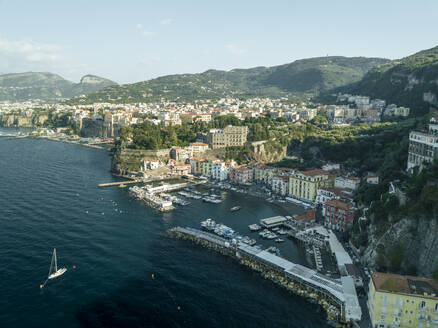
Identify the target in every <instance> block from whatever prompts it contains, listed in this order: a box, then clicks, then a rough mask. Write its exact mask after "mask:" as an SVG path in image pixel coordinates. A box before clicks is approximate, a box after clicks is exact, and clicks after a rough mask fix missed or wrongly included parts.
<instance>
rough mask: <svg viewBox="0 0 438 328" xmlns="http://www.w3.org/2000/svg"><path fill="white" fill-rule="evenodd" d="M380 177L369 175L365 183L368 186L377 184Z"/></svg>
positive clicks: (373, 174)
mask: <svg viewBox="0 0 438 328" xmlns="http://www.w3.org/2000/svg"><path fill="white" fill-rule="evenodd" d="M379 181H380V177H379V176H378V175H377V174H375V173H369V174H368V175H367V177H366V182H367V183H369V184H379Z"/></svg>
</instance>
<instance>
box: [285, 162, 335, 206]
mask: <svg viewBox="0 0 438 328" xmlns="http://www.w3.org/2000/svg"><path fill="white" fill-rule="evenodd" d="M333 185H334V177H333V176H332V175H331V174H330V173H329V172H327V171H324V170H309V171H297V172H295V173H294V174H292V175H291V176H290V177H289V192H290V193H291V194H292V195H294V196H295V197H296V198H298V199H305V200H308V201H311V202H313V201H314V200H315V197H316V191H317V190H318V189H319V188H321V187H333Z"/></svg>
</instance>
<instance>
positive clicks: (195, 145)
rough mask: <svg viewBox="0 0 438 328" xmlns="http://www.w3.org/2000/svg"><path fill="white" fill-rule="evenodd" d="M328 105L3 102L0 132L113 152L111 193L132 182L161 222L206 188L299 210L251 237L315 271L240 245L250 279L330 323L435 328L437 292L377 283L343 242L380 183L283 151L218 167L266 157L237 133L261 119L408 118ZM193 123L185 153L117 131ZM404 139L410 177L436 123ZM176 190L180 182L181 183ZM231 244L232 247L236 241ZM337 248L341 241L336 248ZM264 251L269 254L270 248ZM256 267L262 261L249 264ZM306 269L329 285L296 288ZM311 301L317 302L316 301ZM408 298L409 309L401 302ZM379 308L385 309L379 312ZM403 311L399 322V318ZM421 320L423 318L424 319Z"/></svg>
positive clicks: (430, 155) (425, 156)
mask: <svg viewBox="0 0 438 328" xmlns="http://www.w3.org/2000/svg"><path fill="white" fill-rule="evenodd" d="M336 103H337V104H334V105H321V104H313V103H311V102H302V103H299V104H293V103H290V101H289V100H288V99H286V98H284V99H277V100H271V99H259V98H255V99H250V100H246V101H241V100H238V99H232V98H224V99H221V100H219V101H217V102H213V101H209V100H206V101H198V102H195V103H193V104H188V103H184V104H179V103H175V102H163V103H158V104H135V105H125V104H120V105H114V104H94V105H93V106H87V105H65V104H62V103H60V104H40V103H35V102H25V103H3V104H1V105H0V122H1V124H2V125H3V126H7V127H29V128H32V129H31V131H30V132H29V134H28V136H32V137H44V138H52V139H55V140H62V141H68V142H78V143H81V144H84V145H87V146H92V147H97V148H101V147H105V146H108V147H109V148H107V149H112V148H113V147H114V149H113V150H115V151H114V158H113V170H114V172H115V173H116V174H118V175H119V176H121V177H124V178H126V179H127V180H126V181H122V182H120V186H121V187H125V184H128V183H130V182H133V183H136V184H137V185H136V186H134V187H130V188H129V190H130V192H131V193H132V194H133V195H134V196H135V197H137V198H139V199H142V200H144V201H145V202H146V203H147V204H148V205H149V206H151V207H153V208H156V209H158V210H160V211H171V210H174V209H175V208H177V207H179V206H187V205H189V204H190V202H189V201H188V200H189V199H190V198H193V199H202V200H204V201H207V202H211V203H213V204H217V203H220V202H221V200H220V198H219V197H217V196H216V195H215V194H214V193H205V194H201V193H200V192H198V191H196V189H193V188H194V186H197V185H204V184H206V185H207V186H209V188H211V187H212V188H213V189H214V188H215V187H216V188H218V190H231V191H238V192H243V193H247V194H251V195H255V196H256V197H263V198H264V199H265V200H266V201H268V202H271V203H273V202H275V203H279V204H281V203H289V204H293V205H296V206H299V207H300V208H303V210H304V213H303V214H302V215H293V216H290V217H286V218H285V217H281V216H280V217H279V218H277V219H275V220H274V221H275V222H274V221H272V222H274V224H273V226H269V225H266V229H265V230H264V231H263V232H261V233H260V234H261V236H263V237H265V236H266V238H268V239H270V238H271V236H272V239H274V238H276V239H275V240H276V241H277V240H279V241H282V239H281V238H278V237H279V236H281V234H279V232H280V233H281V232H283V233H284V234H286V235H287V237H289V238H291V239H292V240H294V241H295V242H296V243H298V244H299V245H301V246H302V247H303V248H304V249H305V250H306V254H307V255H308V258H309V259H310V260H309V263H310V265H311V267H312V268H313V269H307V268H305V267H303V268H301V269H299V270H298V269H296V270H298V271H296V272H295V273H293V274H291V272H292V271H293V270H292V269H290V267H291V266H293V265H294V264H290V263H286V262H284V263H283V264H281V265H280V267H282V268H283V269H281V270H285V271H284V272H283V271H281V270H280V271H278V270H279V267H278V263H276V261H277V262H278V261H280V260H279V259H280V258H279V259H271V258H270V259H267V258H264V257H263V256H265V255H263V256H262V257H261V258H260V259H257V257H258V256H261V254H262V253H260V255H255V254H258V253H259V252H260V248H259V249H258V250H257V249H256V248H254V249H252V248H251V247H253V246H251V245H253V243H255V242H253V241H252V239H251V238H249V237H245V238H244V239H242V240H240V241H238V242H237V241H234V243H235V245H236V247H240V252H241V253H242V254H246V255H247V256H248V257H247V258H246V260H245V261H246V262H245V263H246V265H248V266H250V267H252V268H258V269H257V270H259V268H260V267H259V266H260V264H261V263H262V264H263V266H264V270H268V269H269V270H271V269H273V271H272V272H271V271H270V278H269V279H272V280H274V281H283V280H282V279H283V278H281V277H283V276H284V277H286V276H287V277H289V278H288V279H292V280H291V281H290V282H288V283H287V286H288V287H287V288H288V289H291V290H292V291H294V292H298V293H299V294H301V295H305V297H307V298H315V297H316V299H317V301H318V302H319V303H320V304H321V305H322V306H323V307H324V308H325V309H326V311H327V314H328V316H329V318H330V319H333V320H337V321H341V322H368V321H370V322H371V324H372V326H373V327H374V326H379V325H380V326H382V325H387V324H388V323H389V322H391V324H393V323H395V324H399V325H400V326H403V323H409V326H412V325H413V324H417V323H418V324H419V325H420V326H421V323H426V324H429V323H430V324H438V318H437V316H433V314H434V313H438V312H437V311H438V297H437V296H436V295H438V285H437V283H436V282H434V281H433V280H431V279H427V278H420V277H418V278H413V277H410V278H405V276H401V275H396V274H388V273H381V272H376V271H375V268H373V267H367V265H366V264H365V263H362V261H361V249H360V248H361V247H360V246H358V245H355V244H354V243H352V242H351V239H349V237H348V235H347V237H345V234H349V233H350V232H351V230H352V228H353V226H354V225H355V224H357V222H366V221H367V220H370V219H369V216H368V214H367V211H368V210H369V206H370V204H366V203H364V202H360V203H358V202H357V197H356V196H357V191H358V189H359V188H360V187H361V186H366V185H370V186H373V185H379V184H380V183H381V177H380V176H379V174H377V173H376V172H372V171H367V172H364V174H362V175H358V171H357V170H355V169H354V168H353V169H352V168H351V167H347V166H345V165H344V164H343V163H335V162H324V163H321V165H320V167H316V168H309V169H298V168H293V167H283V166H281V163H282V161H281V159H284V158H286V160H291V161H295V162H298V163H299V162H303V159H302V158H299V157H297V156H288V155H287V154H286V151H285V150H284V149H283V150H282V151H280V152H279V154H278V155H277V159H278V160H279V161H278V164H279V165H272V163H266V161H257V160H256V158H257V157H256V156H253V157H252V158H251V159H250V160H247V161H243V162H242V161H241V160H240V161H238V160H237V158H233V156H229V158H227V154H228V152H230V150H232V149H241V148H242V147H249V149H250V151H251V152H252V153H253V154H256V155H257V154H259V155H264V154H265V153H266V152H267V151H266V149H265V148H268V140H256V141H254V140H248V135H249V133H250V132H251V131H250V129H249V127H248V126H247V125H246V124H245V122H248V120H251V119H262V118H264V117H268V118H269V119H272V120H276V122H278V124H279V125H280V124H289V125H292V126H300V125H302V124H306V123H308V122H313V123H317V124H318V123H320V124H325V125H327V126H330V127H338V128H342V127H347V126H356V125H358V124H363V123H365V124H368V125H370V126H372V125H373V124H375V123H378V122H382V121H388V120H389V121H391V120H403V119H405V118H406V117H408V116H409V108H405V107H398V106H397V105H394V104H389V105H386V102H385V101H383V100H380V99H370V98H369V97H364V96H353V95H348V94H339V95H336ZM229 117H232V118H233V121H232V122H242V124H239V125H233V124H224V125H223V127H212V126H211V124H214V122H215V120H217V119H221V118H222V119H223V120H224V121H225V123H227V120H228V119H224V118H229ZM315 119H316V121H315ZM236 120H237V121H236ZM196 124H204V126H203V127H204V128H203V130H202V131H194V132H195V140H193V141H192V142H188V143H187V145H170V147H168V148H159V147H158V149H157V148H156V147H155V148H152V149H137V148H136V147H132V145H134V143H135V141H134V134H133V131H132V130H126V127H136V126H140V125H143V126H151V127H156V128H158V129H161V128H172V127H176V126H181V125H189V126H194V125H196ZM209 124H210V125H209ZM205 127H207V128H205ZM134 131H135V130H134ZM409 140H410V141H409V154H408V161H407V163H406V171H407V172H411V173H412V172H413V171H414V170H415V169H420V170H421V169H422V168H423V167H424V165H427V164H428V163H432V162H433V160H434V159H436V158H438V118H432V119H431V120H430V122H429V125H428V128H427V130H422V131H416V130H415V131H411V132H410V135H409ZM283 157H284V158H283ZM239 162H240V163H239ZM175 179H178V180H179V181H178V183H176V184H170V183H167V184H166V183H164V182H162V184H161V185H158V186H157V185H156V184H155V185H154V183H155V182H156V181H164V180H169V181H172V180H175ZM181 179H182V180H185V181H182V182H181ZM138 184H143V186H138ZM108 185H112V184H111V183H109V184H108ZM181 189H182V190H183V191H179V192H177V194H175V193H174V194H173V195H171V194H170V192H176V190H181ZM389 189H390V190H389V191H388V192H389V194H391V195H393V196H394V197H396V198H397V199H398V201H399V202H400V203H403V202H406V194H405V192H404V191H403V188H402V187H401V186H400V185H399V183H398V181H391V183H390V188H389ZM272 219H274V218H272ZM276 220H277V221H278V222H279V223H278V224H277V223H276V222H277V221H276ZM260 224H261V226H263V225H264V223H260ZM261 226H259V225H258V224H257V223H255V224H254V225H252V227H251V226H250V229H251V230H252V231H257V230H259V229H260V228H261ZM280 227H281V229H280ZM272 228H275V230H274V229H272ZM269 229H270V230H269ZM279 229H280V230H279ZM219 231H221V230H219ZM174 234H176V235H177V236H179V237H181V236H185V237H184V239H191V240H196V241H197V242H200V240H204V241H203V242H204V243H205V242H207V241H208V240H210V239H211V238H212V237H209V236H204V235H202V234H201V233H200V232H199V233H198V232H196V231H195V232H193V231H192V230H189V231H188V230H184V229H183V230H178V231H177V232H175V233H174ZM207 234H208V232H207ZM335 234H336V235H337V236H336V235H335ZM232 236H233V238H235V237H236V236H238V235H236V236H235V235H232ZM205 238H207V239H205ZM218 238H219V237H218ZM220 238H223V236H222V235H221V237H220ZM239 238H241V237H239ZM338 239H342V240H344V241H345V244H344V245H343V244H342V243H341V242H339V241H338ZM206 240H207V241H206ZM213 240H215V239H214V238H213ZM233 240H236V239H233ZM209 243H210V244H209V245H210V246H212V247H213V248H217V247H218V244H217V241H214V242H213V244H212V243H211V240H210V242H209ZM215 243H216V244H215ZM227 243H228V242H227V241H226V240H225V241H219V244H220V245H222V246H223V245H225V244H227ZM248 243H250V244H249V245H248ZM219 248H221V247H219ZM271 250H274V251H275V250H276V248H272V249H271ZM262 251H263V250H262ZM268 251H270V249H268ZM277 251H278V250H277ZM221 252H222V251H221ZM263 254H264V253H263ZM270 256H271V255H270ZM272 256H275V255H272ZM272 256H271V257H272ZM268 257H269V256H268ZM260 260H261V261H262V262H258V261H260ZM270 261H273V262H272V263H271V262H270ZM269 263H271V264H269ZM291 270H292V271H291ZM303 270H304V272H306V271H305V270H315V271H309V272H308V273H306V275H307V277H309V275H315V274H319V275H320V278H318V279H327V282H325V283H324V282H322V281H319V280H318V279H316V278H314V279H316V280H314V281H312V280H311V279H310V280H307V282H306V283H304V284H303V277H302V276H300V275H302V274H303V273H302V272H303ZM315 277H316V276H315ZM312 279H313V278H312ZM318 281H319V282H318ZM297 283H299V284H303V285H297ZM319 283H322V284H323V286H326V287H324V288H326V289H327V290H326V292H328V293H329V294H330V295H331V296H330V297H329V298H326V297H325V296H324V295H326V294H324V293H322V294H321V295H320V294H318V293H319V292H320V286H319V285H318V284H319ZM282 284H283V283H282ZM330 284H333V285H332V287H327V286H330ZM352 286H353V287H352ZM330 288H333V289H330ZM356 288H357V290H358V291H357V292H356V290H355V289H356ZM314 291H316V292H317V293H316V294H314ZM339 293H341V294H342V295H341V294H339ZM364 293H368V296H367V300H366V302H365V301H364V302H360V301H359V298H360V295H363V294H364ZM318 295H320V296H318ZM358 295H359V298H358ZM411 299H412V305H411V304H410V303H409V301H410V300H411ZM414 299H415V303H414ZM333 300H334V301H333ZM359 303H361V304H359ZM405 303H406V304H405ZM413 304H419V305H413ZM361 307H362V308H361ZM387 307H389V308H390V309H391V310H387ZM403 311H405V312H406V313H405V314H404V315H403ZM428 311H430V314H427V312H428ZM368 313H369V317H368ZM365 318H367V319H365ZM361 320H362V321H361ZM385 327H386V326H385ZM424 327H426V326H424ZM432 327H433V326H432Z"/></svg>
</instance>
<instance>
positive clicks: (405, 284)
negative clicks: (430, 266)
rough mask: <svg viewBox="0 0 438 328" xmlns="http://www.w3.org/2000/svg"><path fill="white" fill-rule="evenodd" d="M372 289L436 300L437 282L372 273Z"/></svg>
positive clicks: (437, 294)
mask: <svg viewBox="0 0 438 328" xmlns="http://www.w3.org/2000/svg"><path fill="white" fill-rule="evenodd" d="M371 278H372V280H373V284H374V287H375V289H376V290H377V291H379V292H389V293H400V294H409V295H418V296H422V297H431V298H434V299H438V281H435V280H433V279H429V278H422V277H414V276H402V275H398V274H392V273H382V272H372V273H371Z"/></svg>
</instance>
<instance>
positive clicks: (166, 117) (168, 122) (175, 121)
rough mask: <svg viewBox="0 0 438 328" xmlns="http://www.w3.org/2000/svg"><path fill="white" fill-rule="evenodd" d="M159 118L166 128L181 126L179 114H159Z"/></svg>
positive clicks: (168, 112) (169, 112)
mask: <svg viewBox="0 0 438 328" xmlns="http://www.w3.org/2000/svg"><path fill="white" fill-rule="evenodd" d="M157 118H158V120H160V122H161V123H163V125H164V126H172V125H181V119H180V118H179V114H178V113H177V112H175V111H163V112H159V113H158V115H157Z"/></svg>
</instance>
